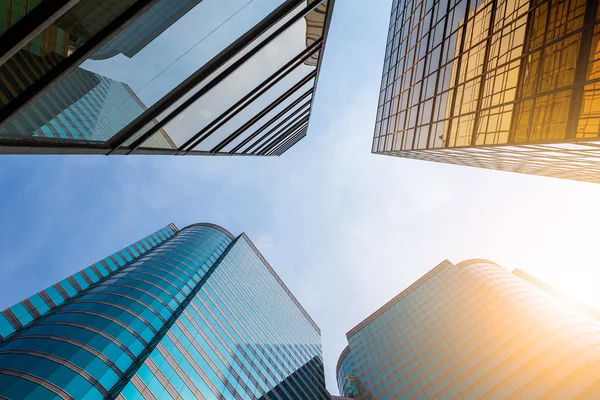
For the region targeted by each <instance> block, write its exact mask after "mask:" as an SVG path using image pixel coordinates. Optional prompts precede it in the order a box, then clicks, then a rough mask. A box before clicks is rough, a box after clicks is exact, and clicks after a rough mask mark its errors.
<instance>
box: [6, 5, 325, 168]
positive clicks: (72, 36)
mask: <svg viewBox="0 0 600 400" xmlns="http://www.w3.org/2000/svg"><path fill="white" fill-rule="evenodd" d="M0 1H1V0H0ZM3 3H4V4H1V3H0V11H1V12H2V14H0V22H2V26H1V27H0V153H2V152H4V153H98V154H131V153H137V154H172V155H188V154H189V155H261V156H277V155H281V154H283V153H284V152H286V151H287V150H288V149H289V148H290V147H292V146H293V145H294V144H296V143H297V142H298V141H299V140H300V139H302V138H303V137H304V136H305V135H306V132H307V130H308V123H309V119H310V115H311V112H312V104H313V98H314V93H315V89H316V85H317V79H318V75H319V70H320V65H321V59H322V54H323V50H324V48H325V40H326V36H327V31H328V29H329V22H330V20H331V14H332V10H333V4H334V1H333V0H317V1H307V0H285V1H282V2H262V1H261V2H248V3H247V4H242V2H239V1H236V0H224V1H222V2H214V1H213V2H211V1H208V2H207V1H201V0H181V1H177V2H175V3H176V4H174V2H173V1H171V0H137V1H134V0H128V1H123V0H119V1H116V0H110V1H102V2H97V1H95V0H81V1H77V2H73V1H68V0H56V1H52V2H43V1H41V2H40V1H37V0H36V1H34V0H26V1H19V2H16V1H14V0H4V1H3ZM82 74H95V75H96V78H97V79H98V80H99V81H100V83H98V84H97V85H94V86H93V87H92V88H88V89H87V91H86V86H85V85H84V86H77V87H76V89H74V90H71V91H69V90H65V88H71V87H72V86H73V85H74V83H75V82H77V81H78V79H79V78H80V77H81V75H82ZM78 83H79V82H78ZM86 83H87V84H89V83H90V81H89V80H88V81H87V82H86ZM107 88H109V89H107ZM107 90H108V92H107V93H109V94H107V95H103V96H99V95H100V94H101V93H105V92H106V91H107ZM67 92H68V93H67ZM126 92H129V94H128V95H126V97H127V99H128V100H127V101H126V102H125V103H122V102H120V101H119V99H121V98H123V96H124V95H125V94H126ZM79 93H84V95H83V96H78V94H79ZM110 94H112V95H110ZM98 97H100V99H98ZM49 102H50V103H51V107H50V109H48V108H47V107H46V106H47V104H48V103H49ZM135 103H138V105H135ZM99 104H101V105H99ZM86 106H87V108H93V107H94V106H96V107H101V108H102V110H101V112H100V113H99V114H98V115H91V116H89V115H87V114H86V113H85V112H83V113H79V111H80V109H84V108H86ZM40 120H41V121H43V122H44V123H43V124H39V123H37V122H39V121H40ZM32 122H34V123H32ZM89 122H92V123H89ZM36 123H37V124H36Z"/></svg>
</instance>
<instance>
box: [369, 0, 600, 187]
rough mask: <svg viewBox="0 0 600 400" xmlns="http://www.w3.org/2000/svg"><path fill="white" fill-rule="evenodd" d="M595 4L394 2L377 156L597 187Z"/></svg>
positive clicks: (599, 89) (599, 108)
mask: <svg viewBox="0 0 600 400" xmlns="http://www.w3.org/2000/svg"><path fill="white" fill-rule="evenodd" d="M599 16H600V9H599V8H598V4H597V2H596V1H593V0H589V1H586V0H560V1H533V0H458V1H451V2H444V1H438V2H433V1H425V0H394V1H393V6H392V15H391V20H390V29H389V34H388V39H387V48H386V54H385V62H384V68H383V78H382V83H381V92H380V97H379V106H378V111H377V123H376V127H375V135H374V139H373V147H372V151H373V152H374V153H378V154H386V155H393V156H398V157H405V158H414V159H420V160H428V161H437V162H446V163H452V164H460V165H469V166H475V167H483V168H492V169H499V170H505V171H514V172H522V173H530V174H537V175H545V176H552V177H559V178H568V179H575V180H582V181H591V182H600V100H599V99H600V97H599V96H600V86H598V83H597V82H596V80H597V78H598V76H600V75H598V68H599V64H598V60H599V59H600V45H599V39H600V25H599V23H600V17H599Z"/></svg>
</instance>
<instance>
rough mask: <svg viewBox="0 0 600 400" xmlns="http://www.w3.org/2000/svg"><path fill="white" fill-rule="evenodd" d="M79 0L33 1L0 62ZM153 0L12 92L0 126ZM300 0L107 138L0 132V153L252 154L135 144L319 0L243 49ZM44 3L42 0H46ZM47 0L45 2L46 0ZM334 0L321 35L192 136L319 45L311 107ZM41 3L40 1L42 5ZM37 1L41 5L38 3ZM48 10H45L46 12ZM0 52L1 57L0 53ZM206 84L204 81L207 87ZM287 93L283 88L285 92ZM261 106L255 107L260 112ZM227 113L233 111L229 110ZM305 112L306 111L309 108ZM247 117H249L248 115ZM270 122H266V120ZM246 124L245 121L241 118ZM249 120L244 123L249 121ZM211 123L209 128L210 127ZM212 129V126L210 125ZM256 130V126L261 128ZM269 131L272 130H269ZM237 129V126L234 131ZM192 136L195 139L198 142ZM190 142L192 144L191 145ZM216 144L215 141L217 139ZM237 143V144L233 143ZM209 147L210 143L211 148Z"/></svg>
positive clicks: (1, 46)
mask: <svg viewBox="0 0 600 400" xmlns="http://www.w3.org/2000/svg"><path fill="white" fill-rule="evenodd" d="M79 1H80V0H53V1H47V2H42V3H40V5H39V6H38V7H36V8H35V9H33V10H32V11H31V12H30V13H28V14H27V15H25V16H24V17H23V18H22V20H20V21H19V22H17V23H16V24H15V25H13V26H12V27H11V28H10V29H9V30H8V31H6V32H5V33H4V34H3V35H2V36H1V38H2V39H7V40H6V41H2V42H1V43H0V64H1V63H2V61H3V60H6V59H8V58H10V56H11V55H14V54H15V53H16V52H17V51H19V50H20V49H21V48H22V46H23V45H24V44H26V43H27V42H28V41H30V40H31V38H33V37H35V36H36V35H38V34H39V33H40V32H41V31H42V30H43V29H45V28H46V27H47V26H49V25H50V24H51V23H52V22H54V21H55V20H56V19H58V18H60V16H62V15H63V14H64V13H66V12H68V10H70V9H71V8H72V7H73V6H75V5H76V4H77V3H78V2H79ZM157 1H158V0H138V1H136V3H134V4H133V5H131V6H130V7H129V8H128V9H127V10H125V11H124V12H123V13H122V14H121V15H119V16H118V17H117V18H116V19H115V20H113V21H112V22H111V23H109V24H108V25H107V26H106V27H105V28H104V29H102V30H101V31H100V32H98V34H96V35H95V36H93V37H92V38H90V39H89V40H88V42H86V43H85V44H84V45H83V46H81V47H80V48H79V49H77V50H76V51H75V52H74V53H73V54H71V55H70V56H69V57H67V58H66V59H64V60H63V61H61V62H60V63H59V64H58V65H57V66H56V67H55V68H53V69H52V70H51V71H49V72H48V73H47V74H46V75H45V76H44V77H42V79H40V80H39V81H37V82H35V83H34V84H33V85H31V86H30V87H29V88H27V89H26V90H25V91H24V92H22V93H21V94H20V95H19V96H17V98H15V99H14V100H13V101H11V102H10V103H9V104H8V105H7V106H6V107H4V108H3V109H2V110H0V126H1V125H2V124H3V123H4V122H6V121H7V120H9V119H11V118H12V117H14V116H16V115H17V114H18V113H20V112H21V111H22V110H24V109H25V108H26V107H27V106H29V105H30V104H32V103H33V102H34V101H35V100H37V99H38V98H39V97H41V96H42V95H43V94H44V93H46V92H47V91H48V90H50V89H51V88H52V87H53V86H54V85H56V84H57V83H58V82H59V81H60V80H61V79H62V78H63V77H64V76H66V75H67V74H68V73H70V72H71V71H73V70H74V69H75V68H76V67H78V66H79V65H80V64H81V63H82V62H83V61H85V60H86V59H87V58H88V57H89V56H90V55H91V54H93V52H94V51H96V50H97V49H99V48H101V46H102V45H103V44H105V43H106V42H108V41H109V40H110V39H111V38H113V37H114V36H115V35H116V34H118V33H119V32H120V31H122V29H124V28H125V27H127V26H128V25H130V24H131V23H132V21H134V20H135V19H136V18H138V17H139V16H141V15H143V13H144V12H145V11H147V10H148V9H149V8H150V7H151V6H153V5H154V4H155V3H156V2H157ZM305 1H306V0H286V1H285V2H284V3H283V4H281V5H280V6H279V7H277V8H276V9H275V10H273V11H272V12H271V13H270V14H269V15H267V16H266V17H265V18H264V19H263V20H262V21H261V22H259V23H258V24H256V25H255V26H254V27H252V28H251V29H250V30H248V31H247V32H246V33H244V34H243V35H242V36H240V37H239V38H238V39H237V40H236V41H234V42H233V43H231V44H230V45H229V46H228V47H226V48H225V49H224V50H222V51H221V52H220V53H219V54H217V55H216V56H215V57H213V58H212V59H211V60H210V61H208V62H207V63H206V64H204V65H203V66H202V67H200V68H199V69H198V70H196V72H195V73H193V74H192V75H191V76H189V77H188V78H187V79H185V80H184V81H183V82H181V83H180V84H179V85H178V86H177V87H176V88H174V89H173V90H171V91H170V92H169V93H167V94H166V95H165V96H163V97H162V98H161V99H160V100H159V101H158V102H156V103H155V104H154V105H152V106H151V107H150V108H148V109H147V110H146V111H145V112H144V113H143V114H141V115H140V116H138V118H136V119H135V120H134V121H132V122H131V123H130V124H129V125H127V126H126V127H125V128H123V129H121V130H120V131H119V132H118V133H117V134H116V135H114V136H113V137H111V138H110V139H109V140H107V141H88V140H80V139H59V138H45V137H33V136H24V137H19V136H14V137H9V136H7V137H5V138H0V153H5V154H105V155H110V154H120V155H124V154H165V155H166V154H170V155H187V154H189V155H252V154H247V153H244V154H241V153H235V152H221V151H220V149H219V150H217V151H199V150H193V147H194V146H195V145H197V143H196V144H193V142H191V141H190V140H191V139H190V140H188V141H187V142H186V143H185V144H184V145H182V146H180V147H179V148H177V149H164V148H145V147H141V145H142V144H143V142H144V141H145V140H147V139H148V138H150V137H151V136H152V134H154V133H155V132H157V131H158V130H159V129H160V128H161V127H163V126H164V125H165V124H166V123H167V122H168V121H170V120H171V119H172V118H174V117H175V116H176V115H178V114H179V113H181V112H182V111H183V110H185V108H187V107H188V106H189V105H191V104H192V103H193V101H195V100H197V98H200V97H201V96H202V95H204V94H206V92H208V90H210V88H213V87H214V86H216V85H217V84H218V83H219V82H221V81H222V80H223V79H225V78H226V77H227V76H229V75H230V74H231V73H233V72H234V71H235V70H236V69H237V68H239V67H240V66H241V65H242V64H243V63H244V62H245V61H247V60H248V59H250V58H251V57H252V56H254V55H255V54H256V53H257V52H258V51H260V50H261V49H262V48H264V47H265V46H267V45H268V44H269V43H270V42H271V41H273V40H274V39H276V38H277V37H278V36H279V35H280V34H282V33H283V32H285V31H286V30H287V29H288V28H289V27H290V26H292V25H293V24H294V23H296V22H298V21H299V20H301V19H302V18H304V17H305V16H306V15H307V14H308V13H310V12H311V11H313V10H314V9H315V8H316V7H318V6H319V5H321V4H322V3H323V0H313V1H309V2H308V4H307V5H306V7H304V8H303V9H302V10H300V11H298V12H297V13H295V14H294V15H293V16H292V18H290V19H289V20H288V21H286V22H285V23H284V24H282V25H281V26H279V27H278V28H277V29H275V30H274V32H272V33H271V34H270V35H269V36H268V37H266V38H264V39H262V40H261V42H259V43H257V44H256V45H255V46H254V47H253V48H252V49H251V50H249V51H247V52H246V53H243V51H244V50H245V49H246V48H247V46H248V45H249V44H252V43H253V42H255V41H256V39H258V38H259V37H260V36H261V35H263V34H264V33H266V32H267V31H268V30H269V29H272V28H273V26H276V24H277V23H278V22H280V21H281V19H282V18H284V17H286V16H288V15H290V14H291V13H293V12H294V11H295V10H296V9H297V8H298V7H299V6H300V5H302V4H303V3H304V2H305ZM46 3H48V4H46ZM50 3H51V4H50ZM334 3H335V1H334V0H328V3H327V8H326V10H325V13H326V15H325V22H324V27H323V32H322V35H321V38H320V39H318V40H317V41H315V42H313V43H312V44H311V45H310V46H308V47H307V48H305V49H303V50H302V51H301V52H300V53H299V54H298V55H296V56H295V57H294V58H293V59H292V60H290V61H289V62H288V63H287V64H286V65H284V66H283V67H281V68H280V69H279V70H278V71H276V72H275V73H274V74H272V75H271V76H270V77H269V78H267V79H266V80H265V81H263V82H262V83H261V84H260V85H258V86H257V87H256V88H255V89H253V90H252V91H251V92H250V93H252V94H248V95H246V96H244V97H243V98H242V99H240V100H239V101H238V102H236V103H235V104H234V106H232V107H230V109H228V110H227V111H226V112H224V113H222V114H221V115H219V116H218V117H217V118H216V119H214V120H213V121H212V122H211V123H210V124H209V125H208V126H207V127H205V128H204V129H203V130H202V131H200V132H199V134H200V135H198V133H197V134H196V135H194V137H193V139H194V140H197V139H198V138H200V139H201V140H200V141H202V140H204V138H202V135H204V134H206V133H207V132H210V133H214V132H216V131H217V129H218V127H220V126H221V125H223V124H224V123H226V122H227V121H228V120H230V119H231V118H233V117H234V116H235V115H237V114H238V113H239V112H240V111H242V110H243V109H244V108H246V107H247V106H249V105H250V104H251V103H252V102H254V101H255V100H256V99H257V98H259V97H260V95H261V94H262V93H264V92H266V91H267V90H268V89H269V88H271V87H272V86H273V85H275V84H276V83H277V82H279V81H280V80H281V79H283V78H284V77H285V76H287V75H288V74H289V73H290V72H291V71H293V70H294V69H295V67H296V66H298V65H299V63H298V62H299V61H298V60H302V61H300V63H301V62H303V61H304V60H306V59H308V57H310V56H312V55H314V54H315V53H316V52H317V51H319V56H318V60H317V64H316V67H315V71H314V76H313V78H314V85H313V88H312V89H311V100H310V109H311V110H312V106H313V102H314V93H313V92H314V90H315V88H316V85H317V83H318V79H319V74H320V70H321V65H322V59H323V52H324V50H325V43H326V38H327V34H328V31H329V26H330V24H331V16H332V11H333V8H334ZM42 6H44V7H42ZM40 7H42V8H40ZM48 15H50V16H49V17H48ZM240 53H242V54H243V55H242V56H241V57H239V58H238V59H237V60H236V61H235V62H234V63H233V64H232V65H231V66H229V67H228V68H226V69H225V70H224V71H223V72H221V74H219V75H218V76H217V77H215V78H214V79H212V80H211V81H209V82H208V83H207V84H206V85H205V86H204V87H203V88H202V89H201V90H200V91H199V92H197V93H195V94H194V96H191V97H190V98H188V99H186V101H185V102H184V103H183V104H182V105H180V106H179V107H178V108H176V109H175V110H173V111H171V113H169V114H168V115H167V117H165V118H164V119H162V120H161V121H160V122H159V123H158V124H156V125H155V126H153V127H152V128H151V129H150V130H149V131H148V132H145V134H144V135H142V136H140V137H139V138H137V139H136V140H135V141H134V142H133V143H132V144H131V145H130V146H123V143H125V142H126V141H128V140H130V139H131V137H133V136H134V135H135V134H136V133H137V132H138V131H139V129H141V128H143V127H144V126H145V125H146V124H147V123H149V122H151V121H152V120H153V119H155V118H156V117H157V116H159V115H160V114H161V113H163V112H165V111H167V110H168V109H169V108H170V107H172V106H173V105H174V104H176V102H177V101H178V100H180V99H181V98H182V97H183V96H185V95H186V94H188V93H189V92H190V91H191V90H193V89H194V87H195V86H196V85H198V84H199V83H201V82H202V81H203V80H205V79H206V78H208V77H210V76H211V75H212V74H214V73H215V72H216V71H218V69H219V68H222V67H223V66H224V65H226V63H227V62H230V61H231V60H232V59H234V57H236V56H238V55H239V54H240ZM2 57H3V58H2ZM208 86H209V87H208ZM286 93H287V92H286ZM262 112H264V110H263V111H261V113H262ZM231 113H233V114H231ZM309 116H310V112H309ZM254 119H255V118H253V119H252V120H254ZM271 123H272V122H271ZM245 125H246V124H245ZM251 125H252V124H250V125H249V126H248V127H250V126H251ZM213 128H214V129H213ZM266 128H267V125H265V126H263V127H261V128H260V129H262V131H264V129H266ZM211 129H212V131H210V130H211ZM262 131H261V132H262ZM271 131H272V130H271ZM241 133H242V132H241V131H240V132H239V134H241ZM200 141H199V142H200ZM199 142H198V143H199ZM192 144H193V145H192ZM220 144H221V143H220ZM236 147H237V146H236ZM213 150H214V149H213Z"/></svg>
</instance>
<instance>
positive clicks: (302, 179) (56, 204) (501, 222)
mask: <svg viewBox="0 0 600 400" xmlns="http://www.w3.org/2000/svg"><path fill="white" fill-rule="evenodd" d="M390 7H391V1H390V0H371V1H370V2H369V3H368V4H367V3H366V2H364V1H359V0H338V2H337V4H336V9H335V13H334V16H333V21H332V25H331V30H330V34H329V38H328V43H327V50H326V56H325V57H324V63H323V68H322V71H321V75H320V78H319V88H318V91H317V97H316V100H315V104H314V109H313V115H312V120H311V123H310V129H309V131H308V136H307V137H306V138H304V139H303V140H302V141H301V142H299V143H298V144H297V145H296V146H294V147H293V148H292V149H291V150H290V151H288V152H287V153H286V154H285V155H284V156H282V157H279V158H251V157H240V158H235V157H231V158H227V157H171V156H111V157H104V156H2V157H0V193H1V196H0V221H1V223H2V227H3V229H2V230H0V276H2V279H0V309H4V308H6V307H9V306H11V305H12V304H14V303H16V302H18V301H20V300H22V299H23V298H25V297H27V296H29V295H31V294H33V293H35V292H37V291H39V290H41V289H44V288H46V287H47V286H49V285H51V284H53V283H55V282H57V281H58V280H60V279H63V278H64V277H66V276H68V275H70V274H72V273H74V272H77V271H79V270H81V269H82V268H84V267H86V266H88V265H90V264H92V263H94V262H96V261H98V260H100V259H101V258H103V257H105V256H107V255H108V254H111V253H112V252H114V251H117V250H119V249H121V248H123V247H125V246H127V245H129V244H131V243H133V242H135V241H136V240H138V239H140V238H142V237H144V236H146V235H148V234H150V233H152V232H154V231H156V230H158V229H160V228H162V227H164V226H166V225H167V224H168V223H170V222H173V223H175V224H176V225H177V226H178V227H179V228H183V227H185V226H186V225H188V224H192V223H196V222H212V223H216V224H219V225H221V226H223V227H225V228H226V229H228V230H229V231H230V232H232V233H233V234H234V235H237V234H240V233H242V232H246V234H247V235H248V236H249V237H250V239H251V240H252V241H253V242H254V243H255V244H256V246H257V247H258V249H259V250H260V251H261V252H262V253H263V255H264V256H265V258H266V259H267V260H268V261H269V263H270V264H271V265H272V266H273V268H274V269H275V270H276V272H277V273H278V274H279V275H280V276H281V278H282V280H283V281H284V282H285V283H286V284H287V285H288V287H289V288H290V289H291V291H292V292H293V293H294V295H295V296H296V297H297V298H298V300H299V301H300V302H301V303H302V305H303V306H304V307H305V308H306V310H307V311H308V313H309V314H310V315H311V316H312V317H313V319H314V320H315V321H316V323H317V324H318V325H319V326H320V328H321V330H322V338H323V351H324V359H325V369H326V379H327V386H328V389H329V390H330V391H331V392H332V393H337V388H336V382H335V366H336V363H337V359H338V357H339V355H340V353H341V351H342V350H343V348H344V347H345V346H346V344H347V342H346V337H345V334H346V332H348V331H349V330H350V329H351V328H352V327H354V326H355V325H356V324H358V323H359V322H360V321H362V320H363V319H364V318H366V317H367V316H368V315H370V314H371V313H372V312H374V311H375V310H376V309H377V308H379V307H380V306H382V305H383V304H384V303H385V302H387V301H388V300H389V299H391V298H392V297H394V296H395V295H396V294H398V293H399V292H400V291H402V290H403V289H404V288H406V287H407V286H408V285H410V284H411V283H412V282H414V281H415V280H416V279H418V278H419V277H420V276H422V275H423V274H425V273H426V272H427V271H429V270H430V269H431V268H433V267H434V266H436V265H437V264H438V263H439V262H441V261H442V260H444V259H448V260H450V261H452V262H454V263H458V262H460V261H463V260H466V259H470V258H485V259H489V260H492V261H494V262H496V263H498V264H500V265H502V266H504V267H506V268H508V269H510V270H512V269H515V268H519V269H522V270H524V271H525V272H527V273H529V274H531V275H533V276H535V277H537V278H538V279H541V280H543V281H545V282H547V283H549V284H551V285H553V286H555V287H557V288H559V289H560V290H563V291H564V292H566V293H568V294H570V295H572V296H574V297H576V298H579V299H581V300H583V301H585V302H587V303H588V304H590V305H593V306H596V307H600V293H598V291H597V282H598V281H599V278H600V268H598V264H599V257H598V244H597V242H598V232H597V229H598V226H600V209H599V208H598V206H597V205H598V204H600V185H596V184H591V183H582V182H574V181H567V180H559V179H553V178H546V177H538V176H529V175H521V174H514V173H508V172H499V171H492V170H484V169H475V168H469V167H461V166H454V165H445V164H436V163H429V162H423V161H414V160H406V159H401V158H394V157H386V156H381V155H374V154H371V153H370V146H371V139H372V134H373V127H374V121H375V111H376V106H377V95H378V88H379V83H380V78H381V66H382V60H383V54H384V49H385V37H386V35H387V25H388V19H389V11H390Z"/></svg>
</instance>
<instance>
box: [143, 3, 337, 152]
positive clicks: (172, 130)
mask: <svg viewBox="0 0 600 400" xmlns="http://www.w3.org/2000/svg"><path fill="white" fill-rule="evenodd" d="M304 7H305V4H302V5H301V6H300V7H298V8H297V9H296V10H295V11H294V13H298V12H301V11H302V10H303V9H304ZM326 7H327V2H323V3H322V4H321V5H319V6H318V7H316V8H315V9H314V10H313V11H311V12H310V13H308V14H307V15H306V17H305V18H302V19H300V20H298V21H297V22H295V23H294V24H293V25H292V26H291V27H290V28H288V29H287V30H286V31H284V32H283V33H281V34H280V35H279V36H278V37H277V38H276V39H275V40H273V41H272V42H271V43H270V44H269V45H267V46H266V47H264V48H263V49H261V50H260V51H258V52H257V53H256V54H255V55H253V56H252V57H251V58H250V59H249V60H248V61H246V62H245V63H244V64H243V65H242V66H241V67H240V68H238V69H237V70H236V71H235V72H233V73H232V74H231V75H229V76H228V77H227V78H226V79H225V80H223V81H222V82H220V83H219V84H218V85H216V86H215V87H214V88H212V89H211V90H210V91H208V92H207V93H206V94H204V95H203V96H202V97H200V98H199V99H198V100H196V101H195V102H194V103H193V104H192V105H190V106H189V107H187V108H186V109H185V111H183V112H182V113H181V114H179V115H178V116H177V117H175V118H174V119H173V120H171V121H169V122H168V123H167V124H166V125H165V127H164V129H165V131H166V132H167V133H168V135H169V136H170V137H171V138H172V139H173V141H174V142H175V143H176V144H177V145H178V146H181V145H183V144H184V143H186V142H187V141H188V140H189V139H190V138H192V137H193V136H194V135H196V134H197V133H199V132H202V131H203V129H204V128H206V127H209V126H212V125H211V124H213V122H214V121H215V120H216V119H217V118H218V117H219V116H221V114H222V113H224V112H225V111H227V110H228V109H229V108H230V107H231V106H232V105H234V104H235V103H236V102H238V101H239V100H240V99H242V98H243V97H244V96H246V95H248V94H249V93H250V92H251V91H252V90H253V89H255V88H256V87H257V85H259V84H260V83H261V82H265V81H268V78H269V77H270V76H271V75H272V74H274V73H275V72H276V71H278V70H279V69H280V68H282V67H283V66H284V65H285V64H286V63H287V62H289V61H290V60H292V59H293V58H294V57H295V56H297V55H298V54H300V53H301V52H302V51H303V50H305V49H306V48H307V46H311V45H312V44H313V43H314V42H315V41H316V40H318V39H319V38H321V37H322V33H323V27H324V21H325V11H326ZM294 13H292V14H294ZM289 18H291V16H288V18H287V19H289ZM283 22H284V21H280V22H279V23H278V25H277V26H276V27H274V28H273V29H272V30H271V31H270V32H272V31H274V30H275V29H277V28H278V27H279V26H281V25H282V24H283ZM270 32H267V34H265V35H263V37H261V38H259V39H257V41H256V43H258V42H259V41H260V40H262V39H263V38H264V37H265V36H268V34H269V33H270ZM256 43H253V44H251V45H250V46H249V47H253V46H254V45H255V44H256ZM318 57H319V52H318V51H316V50H315V51H314V52H312V54H309V57H308V58H306V59H305V60H304V61H303V62H301V63H300V64H299V65H298V66H297V67H295V68H294V69H293V71H292V72H290V73H288V74H287V75H286V76H285V77H284V78H283V79H281V80H280V81H279V82H277V83H276V84H274V85H273V86H272V87H270V88H269V89H268V90H266V91H265V92H264V93H262V94H261V95H260V97H258V99H257V100H255V101H253V102H251V104H250V105H249V106H246V107H245V108H243V109H241V111H239V112H238V113H237V114H236V115H235V116H233V117H232V118H231V119H229V120H228V121H226V123H224V124H220V125H218V126H219V129H218V130H216V131H215V132H214V133H211V132H212V131H211V130H209V133H211V135H210V136H209V137H208V138H206V139H205V140H202V141H201V142H200V143H199V144H197V145H195V146H194V150H198V151H212V150H214V151H229V150H230V149H233V148H234V147H235V146H236V145H237V144H239V143H240V142H242V141H243V140H245V139H246V138H247V137H248V135H249V134H250V133H251V132H252V130H256V129H257V128H259V127H260V126H261V124H264V123H265V122H266V121H268V120H269V118H272V117H273V115H276V114H277V113H278V112H279V111H280V110H281V109H283V108H285V106H286V102H288V101H293V99H294V98H295V97H296V96H297V95H296V94H290V96H289V97H290V98H291V99H292V100H288V99H285V100H284V102H283V103H282V104H281V105H277V106H276V107H275V108H274V109H273V110H271V111H270V112H269V113H267V114H266V116H264V117H262V118H260V119H258V120H257V121H256V122H255V123H254V124H252V125H250V126H247V127H246V128H245V129H243V130H242V131H240V129H241V128H243V127H244V126H245V124H246V123H247V121H248V120H250V119H251V118H253V117H254V116H256V115H257V114H258V113H260V112H261V111H262V110H263V109H264V108H265V107H268V106H269V105H270V104H271V103H272V102H273V101H275V100H276V99H277V98H279V97H280V96H282V95H283V94H284V93H286V92H287V91H288V90H289V89H291V88H292V87H293V86H294V85H295V84H297V83H298V82H299V81H300V80H301V79H303V78H304V77H306V76H307V74H309V73H310V72H311V71H315V68H316V67H315V66H316V63H317V61H318ZM211 78H212V77H210V78H209V79H207V80H206V81H204V82H202V83H200V84H199V85H198V86H197V87H196V88H194V89H193V90H192V91H191V92H190V93H196V92H197V91H198V90H200V88H202V87H204V86H205V85H206V82H207V81H210V79H211ZM312 86H314V80H311V81H310V83H308V84H306V85H301V86H300V87H299V88H298V89H297V90H298V93H303V92H304V91H305V90H306V89H308V88H310V87H312ZM186 98H187V97H186ZM180 103H181V101H180V102H178V103H177V104H176V105H178V104H180ZM174 108H175V106H173V107H171V109H170V110H168V111H166V112H164V113H163V114H162V115H161V116H159V117H158V119H159V120H160V119H161V117H164V116H165V115H168V114H169V113H170V112H171V111H172V110H173V109H174ZM149 128H150V127H149V126H146V127H144V129H145V130H148V129H149ZM250 128H252V129H250ZM232 132H233V133H234V134H236V136H237V137H236V138H235V140H233V141H231V142H230V144H228V146H226V147H224V148H219V149H215V148H214V146H216V145H217V144H219V143H220V142H221V141H223V140H224V139H226V138H227V137H228V135H231V134H232ZM142 147H150V146H148V144H147V143H143V144H142Z"/></svg>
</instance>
